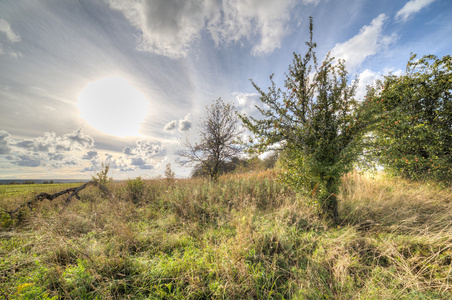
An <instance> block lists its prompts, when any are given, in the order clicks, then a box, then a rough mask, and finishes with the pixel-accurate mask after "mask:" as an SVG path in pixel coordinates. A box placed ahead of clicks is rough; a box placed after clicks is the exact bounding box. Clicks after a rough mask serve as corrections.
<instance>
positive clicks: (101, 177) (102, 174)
mask: <svg viewBox="0 0 452 300" xmlns="http://www.w3.org/2000/svg"><path fill="white" fill-rule="evenodd" d="M109 170H110V165H109V164H104V163H102V165H101V169H100V171H99V172H97V173H96V175H93V176H91V178H92V180H94V181H96V182H98V183H100V184H101V185H103V186H105V187H106V186H107V185H108V184H109V183H111V182H112V181H113V178H112V177H108V171H109Z"/></svg>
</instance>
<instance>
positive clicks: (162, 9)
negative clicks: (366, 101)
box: [110, 0, 318, 58]
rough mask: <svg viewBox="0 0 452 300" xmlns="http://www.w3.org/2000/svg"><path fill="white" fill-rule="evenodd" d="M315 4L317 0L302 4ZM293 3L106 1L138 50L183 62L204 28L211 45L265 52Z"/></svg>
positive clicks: (277, 38)
mask: <svg viewBox="0 0 452 300" xmlns="http://www.w3.org/2000/svg"><path fill="white" fill-rule="evenodd" d="M303 2H304V3H305V4H307V3H313V4H316V3H318V0H304V1H303ZM295 3H296V1H295V0H279V1H273V0H223V1H220V0H191V1H186V0H149V1H144V0H138V1H134V0H110V7H111V8H112V9H115V10H118V11H121V12H122V14H123V15H124V16H125V18H126V19H127V20H128V21H129V22H130V23H131V24H132V25H133V26H134V27H135V28H137V29H138V30H139V35H140V36H139V39H140V41H139V43H140V45H139V49H141V50H144V51H149V52H154V53H157V54H161V55H165V56H168V57H172V58H179V57H184V56H186V55H187V53H188V51H189V49H190V47H191V46H192V45H193V44H194V43H195V42H196V41H197V40H198V39H199V38H200V32H201V31H202V30H203V29H207V30H208V31H209V32H210V34H211V36H212V38H213V39H214V41H215V43H216V45H217V46H218V45H220V44H222V43H229V42H242V41H243V40H246V41H248V42H249V41H251V40H252V39H254V38H257V39H258V42H257V43H256V44H254V45H253V48H252V50H251V53H252V54H253V55H261V54H268V53H271V52H272V51H273V50H275V49H276V48H279V47H280V46H281V41H282V39H283V37H284V36H285V35H286V34H287V33H288V28H287V24H288V22H289V19H290V11H291V9H292V8H293V7H294V5H295Z"/></svg>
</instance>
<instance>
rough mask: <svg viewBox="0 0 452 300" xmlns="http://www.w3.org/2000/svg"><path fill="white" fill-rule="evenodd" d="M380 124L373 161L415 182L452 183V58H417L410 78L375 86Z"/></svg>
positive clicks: (372, 94)
mask: <svg viewBox="0 0 452 300" xmlns="http://www.w3.org/2000/svg"><path fill="white" fill-rule="evenodd" d="M367 102H369V103H374V105H375V104H377V105H378V109H377V112H378V113H377V116H379V117H380V119H381V121H380V122H379V123H378V126H376V127H375V129H374V132H373V137H374V140H373V143H372V144H371V145H369V149H373V151H369V153H370V154H371V155H370V158H374V159H375V158H376V160H377V162H378V163H379V164H381V165H383V166H384V167H385V170H387V171H390V172H392V173H394V174H396V175H402V176H404V177H408V178H411V179H436V180H446V181H450V180H451V179H452V58H451V56H450V55H447V56H444V57H442V58H437V57H436V56H433V55H427V56H423V57H422V58H420V59H417V58H416V55H412V56H411V58H410V60H409V61H408V64H407V69H406V74H404V75H401V76H395V75H388V76H385V77H384V79H383V80H382V81H379V82H377V84H376V85H374V86H373V87H370V88H369V90H368V93H367Z"/></svg>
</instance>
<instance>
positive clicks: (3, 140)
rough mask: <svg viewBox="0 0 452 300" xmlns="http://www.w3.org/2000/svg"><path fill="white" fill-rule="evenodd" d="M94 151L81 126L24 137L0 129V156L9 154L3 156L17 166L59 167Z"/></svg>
mask: <svg viewBox="0 0 452 300" xmlns="http://www.w3.org/2000/svg"><path fill="white" fill-rule="evenodd" d="M84 153H87V154H85V155H84ZM94 153H96V154H97V152H96V151H95V150H94V140H93V139H92V138H91V137H90V136H89V135H87V134H85V133H84V132H83V130H82V129H78V130H76V131H74V132H72V133H69V134H65V135H62V136H58V135H56V134H55V133H53V132H46V133H44V135H43V136H38V137H36V138H32V139H25V140H21V139H14V138H12V137H10V135H9V134H8V133H7V132H6V131H4V130H1V131H0V155H6V154H9V155H8V157H7V159H8V160H9V161H10V163H11V164H15V165H18V166H23V167H38V166H47V167H50V168H61V167H63V166H68V165H77V164H78V163H81V160H82V159H90V158H92V157H94V156H95V155H94ZM88 157H89V158H88Z"/></svg>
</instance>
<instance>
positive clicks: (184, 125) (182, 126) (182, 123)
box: [178, 114, 191, 132]
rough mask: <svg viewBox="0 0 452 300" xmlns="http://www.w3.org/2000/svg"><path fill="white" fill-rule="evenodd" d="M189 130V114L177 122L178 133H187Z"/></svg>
mask: <svg viewBox="0 0 452 300" xmlns="http://www.w3.org/2000/svg"><path fill="white" fill-rule="evenodd" d="M190 128H191V120H190V114H188V115H186V116H185V117H184V119H183V120H179V128H178V129H179V131H180V132H183V131H188V130H190Z"/></svg>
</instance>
